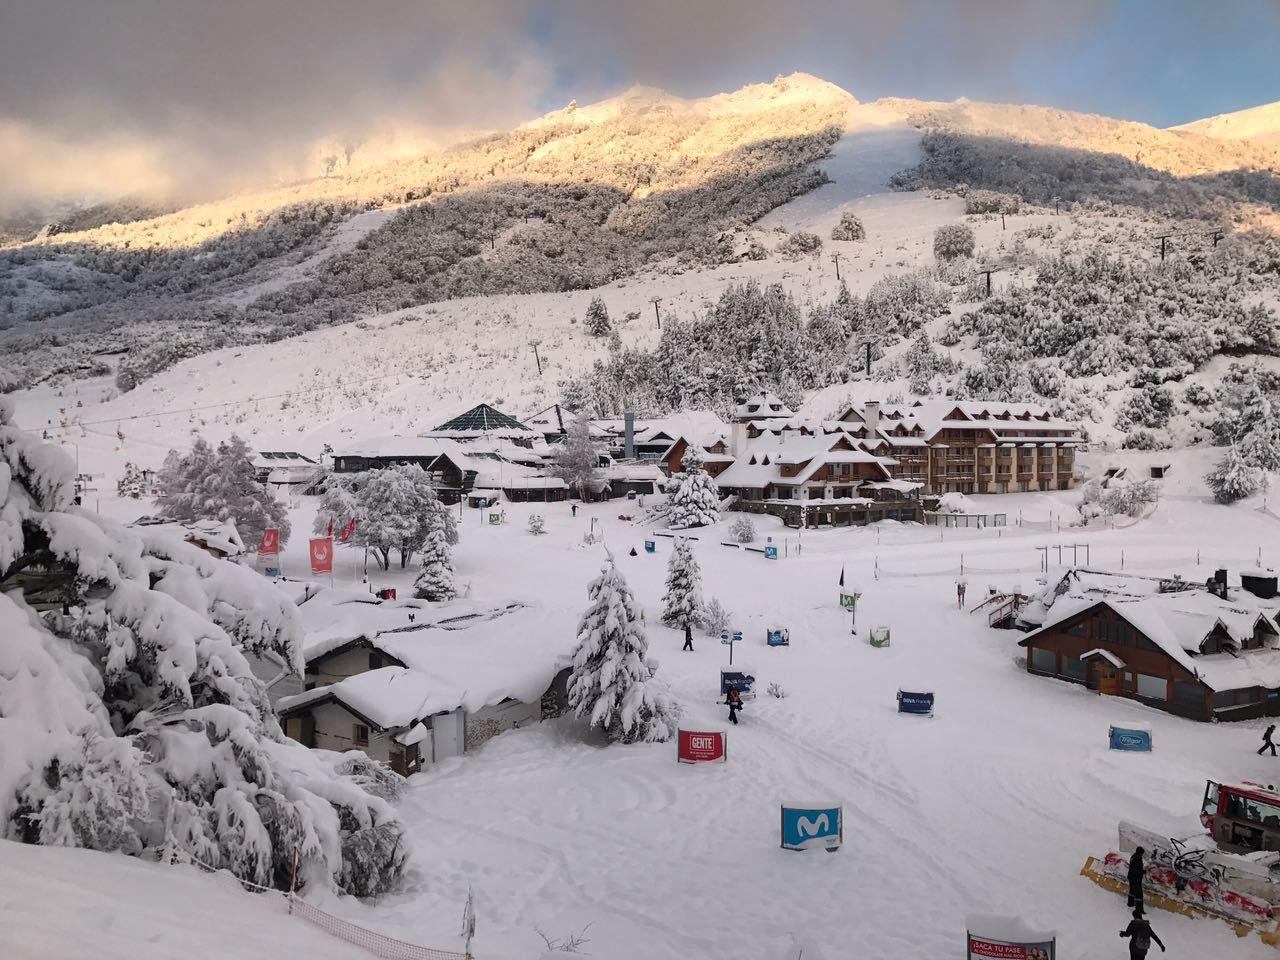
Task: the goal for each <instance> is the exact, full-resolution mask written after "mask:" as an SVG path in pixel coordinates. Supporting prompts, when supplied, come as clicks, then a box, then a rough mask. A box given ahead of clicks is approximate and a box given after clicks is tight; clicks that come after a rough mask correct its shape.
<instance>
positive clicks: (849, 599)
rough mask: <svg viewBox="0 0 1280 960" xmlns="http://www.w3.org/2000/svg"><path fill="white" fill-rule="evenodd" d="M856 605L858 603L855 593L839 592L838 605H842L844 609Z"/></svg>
mask: <svg viewBox="0 0 1280 960" xmlns="http://www.w3.org/2000/svg"><path fill="white" fill-rule="evenodd" d="M857 605H858V595H857V594H856V593H841V594H840V606H842V607H844V608H845V609H846V610H848V609H849V608H850V607H856V606H857Z"/></svg>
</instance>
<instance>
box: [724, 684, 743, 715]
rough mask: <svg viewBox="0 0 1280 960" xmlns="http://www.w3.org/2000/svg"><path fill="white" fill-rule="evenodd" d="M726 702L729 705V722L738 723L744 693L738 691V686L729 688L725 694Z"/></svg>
mask: <svg viewBox="0 0 1280 960" xmlns="http://www.w3.org/2000/svg"><path fill="white" fill-rule="evenodd" d="M724 702H725V703H726V704H728V706H729V722H730V723H733V724H736V723H737V722H738V711H739V710H741V709H742V694H740V693H739V692H738V688H737V687H730V688H729V692H728V693H726V694H725V695H724Z"/></svg>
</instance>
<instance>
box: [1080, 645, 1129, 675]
mask: <svg viewBox="0 0 1280 960" xmlns="http://www.w3.org/2000/svg"><path fill="white" fill-rule="evenodd" d="M1091 657H1101V658H1102V659H1103V660H1106V661H1107V662H1108V663H1109V664H1111V665H1112V666H1113V667H1115V668H1116V669H1117V670H1123V669H1124V661H1123V660H1121V659H1120V658H1119V657H1117V656H1116V655H1115V654H1114V653H1112V652H1111V651H1110V650H1103V649H1102V648H1101V647H1094V648H1093V649H1092V650H1086V651H1085V652H1084V653H1082V654H1080V659H1081V660H1088V659H1090V658H1091Z"/></svg>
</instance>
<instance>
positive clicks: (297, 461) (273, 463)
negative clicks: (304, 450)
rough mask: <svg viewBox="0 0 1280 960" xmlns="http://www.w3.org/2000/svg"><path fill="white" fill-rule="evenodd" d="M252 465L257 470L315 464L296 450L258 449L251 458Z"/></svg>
mask: <svg viewBox="0 0 1280 960" xmlns="http://www.w3.org/2000/svg"><path fill="white" fill-rule="evenodd" d="M253 465H254V467H256V468H257V469H259V470H268V469H275V468H276V467H306V466H315V465H316V462H315V461H314V460H312V459H311V458H310V457H308V456H304V455H303V454H301V453H298V452H297V451H296V450H259V451H258V452H257V453H256V454H255V455H254V458H253Z"/></svg>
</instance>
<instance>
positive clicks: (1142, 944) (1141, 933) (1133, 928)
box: [1120, 908, 1164, 960]
mask: <svg viewBox="0 0 1280 960" xmlns="http://www.w3.org/2000/svg"><path fill="white" fill-rule="evenodd" d="M1120 936H1122V937H1125V938H1126V939H1128V941H1129V960H1145V958H1146V956H1147V951H1148V950H1150V949H1151V941H1152V940H1154V941H1155V942H1156V944H1157V945H1159V947H1160V952H1161V953H1164V944H1163V943H1161V942H1160V938H1159V937H1157V936H1156V932H1155V931H1154V930H1152V929H1151V924H1150V923H1148V922H1147V921H1146V920H1144V919H1142V911H1141V910H1138V909H1136V908H1135V909H1134V911H1133V919H1132V920H1130V921H1129V925H1128V926H1127V927H1125V928H1124V929H1123V930H1121V931H1120Z"/></svg>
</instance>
